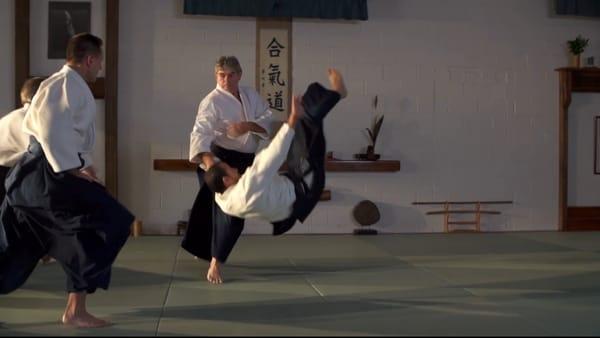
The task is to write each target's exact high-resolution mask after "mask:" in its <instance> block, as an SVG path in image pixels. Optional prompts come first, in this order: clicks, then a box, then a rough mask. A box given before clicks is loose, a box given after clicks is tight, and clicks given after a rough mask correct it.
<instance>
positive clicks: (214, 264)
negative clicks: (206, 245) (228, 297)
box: [206, 257, 223, 284]
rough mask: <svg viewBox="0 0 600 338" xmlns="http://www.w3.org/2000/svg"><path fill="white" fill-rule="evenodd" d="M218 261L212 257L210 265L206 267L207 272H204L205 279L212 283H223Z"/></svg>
mask: <svg viewBox="0 0 600 338" xmlns="http://www.w3.org/2000/svg"><path fill="white" fill-rule="evenodd" d="M219 265H220V263H219V261H217V260H216V259H215V258H214V257H213V259H212V261H211V262H210V266H209V267H208V272H207V273H206V280H208V281H209V282H210V283H212V284H221V283H223V278H221V271H220V270H219Z"/></svg>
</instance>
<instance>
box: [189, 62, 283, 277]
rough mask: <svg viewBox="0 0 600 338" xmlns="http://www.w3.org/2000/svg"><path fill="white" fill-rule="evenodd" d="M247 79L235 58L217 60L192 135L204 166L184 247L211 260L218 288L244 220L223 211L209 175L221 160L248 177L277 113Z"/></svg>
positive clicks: (196, 157)
mask: <svg viewBox="0 0 600 338" xmlns="http://www.w3.org/2000/svg"><path fill="white" fill-rule="evenodd" d="M241 78H242V68H241V66H240V63H239V61H238V60H237V58H236V57H235V56H222V57H220V58H219V59H218V60H217V63H216V65H215V79H216V82H217V87H216V88H215V89H214V90H213V91H212V92H210V93H209V94H208V95H207V96H206V97H205V98H204V99H203V100H202V101H201V102H200V105H199V107H198V114H197V116H196V121H195V123H194V127H193V130H192V133H191V135H190V157H189V160H190V162H192V163H197V164H199V167H198V169H197V173H198V180H199V183H200V190H199V191H198V195H197V196H196V200H195V201H194V205H193V207H192V211H191V214H190V219H189V222H188V227H187V230H186V233H185V236H184V238H183V241H182V243H181V246H182V247H183V248H184V249H186V250H187V251H188V252H190V253H191V254H192V255H194V256H196V257H198V258H201V259H204V260H206V261H209V262H210V265H209V268H208V272H207V274H206V279H207V280H208V281H209V282H210V283H214V284H220V283H222V282H223V279H222V277H221V272H220V268H219V267H220V265H221V264H222V263H225V262H226V261H227V257H228V256H229V254H230V253H231V250H232V249H233V246H234V245H235V243H236V241H237V240H238V238H239V237H240V235H241V233H242V230H243V229H244V220H243V219H241V218H238V217H232V216H229V215H227V214H225V213H223V211H222V210H221V209H220V208H219V206H218V205H217V204H216V203H215V199H214V193H213V192H212V191H211V190H210V189H209V188H208V187H207V186H206V185H205V183H204V173H205V172H206V170H208V169H209V168H210V167H212V166H213V165H214V164H215V163H217V162H219V161H223V162H226V163H227V164H229V165H230V166H232V167H234V168H237V169H238V170H239V171H240V172H242V173H243V172H244V170H245V169H246V168H247V167H248V166H249V165H251V164H252V161H253V160H254V154H255V152H256V150H257V148H258V141H259V139H261V138H262V139H268V138H269V134H270V126H271V118H272V112H271V111H270V110H269V106H268V104H267V102H265V100H264V99H263V98H262V97H261V96H260V95H259V94H258V92H256V91H255V90H254V89H252V88H249V87H244V86H240V85H239V83H240V80H241Z"/></svg>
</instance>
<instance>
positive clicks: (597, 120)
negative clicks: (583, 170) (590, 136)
mask: <svg viewBox="0 0 600 338" xmlns="http://www.w3.org/2000/svg"><path fill="white" fill-rule="evenodd" d="M598 123H600V116H596V117H595V118H594V175H600V167H598V132H600V130H598Z"/></svg>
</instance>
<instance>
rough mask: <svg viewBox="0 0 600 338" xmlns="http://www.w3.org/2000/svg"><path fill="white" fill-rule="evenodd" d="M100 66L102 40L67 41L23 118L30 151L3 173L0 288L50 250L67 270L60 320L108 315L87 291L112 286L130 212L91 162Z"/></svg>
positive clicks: (79, 322) (88, 324)
mask: <svg viewBox="0 0 600 338" xmlns="http://www.w3.org/2000/svg"><path fill="white" fill-rule="evenodd" d="M101 68H102V40H101V39H100V38H98V37H96V36H94V35H92V34H89V33H80V34H77V35H75V36H73V38H71V39H70V40H69V43H68V46H67V63H66V64H65V65H64V66H63V68H62V69H61V70H60V71H58V72H56V73H54V74H53V75H51V76H50V77H49V78H48V79H46V80H44V81H43V82H42V84H41V85H40V88H39V89H38V92H37V94H36V95H35V96H34V98H33V101H32V102H31V105H30V107H29V109H28V110H27V113H26V114H25V118H24V120H23V131H24V132H25V133H27V134H28V135H30V144H29V147H28V150H27V152H25V153H24V154H23V156H21V158H20V159H19V161H18V162H17V163H16V164H15V166H14V167H13V169H11V171H10V173H9V175H8V177H7V178H6V198H5V200H4V202H3V204H2V206H1V207H0V293H2V294H6V293H10V292H12V291H14V290H16V289H17V288H19V287H21V286H22V285H23V284H24V283H25V281H26V280H27V278H28V277H29V276H30V275H31V272H32V271H33V270H34V268H35V266H36V264H37V262H38V260H39V259H40V258H41V257H43V256H44V255H46V254H48V255H50V256H51V257H54V258H55V259H56V261H57V262H58V263H60V264H61V266H62V268H63V270H64V271H65V274H66V275H67V283H66V284H67V285H66V291H67V294H68V296H67V305H66V308H65V311H64V313H63V315H62V319H61V320H62V323H63V324H67V325H72V326H75V327H83V328H93V327H101V326H106V325H108V324H109V322H107V321H105V320H102V319H100V318H97V317H95V316H93V315H91V314H90V313H88V312H87V309H86V297H87V295H88V294H91V293H94V292H95V291H96V289H97V288H103V289H105V290H106V289H107V288H108V285H109V284H110V274H111V267H112V264H113V262H114V260H115V259H116V257H117V254H118V253H119V251H120V250H121V248H122V247H123V245H124V244H125V242H126V241H127V238H128V237H129V229H130V225H131V223H132V222H133V219H134V217H133V215H132V214H131V213H130V212H129V211H128V210H127V209H126V208H125V207H123V206H122V205H121V204H120V203H119V202H117V201H116V200H115V199H114V198H113V197H112V196H111V195H110V194H109V193H108V192H107V191H106V189H105V188H104V186H102V185H101V183H100V182H99V181H98V179H97V177H96V174H95V170H94V167H93V163H92V151H93V149H94V142H95V127H94V125H95V118H96V103H95V101H94V97H93V95H92V92H91V90H90V88H89V86H88V84H87V83H86V82H94V81H96V77H97V75H98V72H99V71H100V70H101Z"/></svg>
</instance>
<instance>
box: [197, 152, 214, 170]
mask: <svg viewBox="0 0 600 338" xmlns="http://www.w3.org/2000/svg"><path fill="white" fill-rule="evenodd" d="M200 158H201V159H202V163H204V165H205V166H206V170H208V169H210V167H212V166H213V165H215V158H214V155H213V154H212V153H209V152H206V153H202V154H201V155H200Z"/></svg>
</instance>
